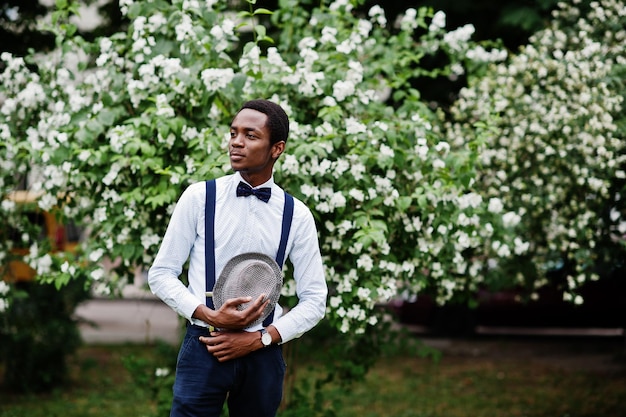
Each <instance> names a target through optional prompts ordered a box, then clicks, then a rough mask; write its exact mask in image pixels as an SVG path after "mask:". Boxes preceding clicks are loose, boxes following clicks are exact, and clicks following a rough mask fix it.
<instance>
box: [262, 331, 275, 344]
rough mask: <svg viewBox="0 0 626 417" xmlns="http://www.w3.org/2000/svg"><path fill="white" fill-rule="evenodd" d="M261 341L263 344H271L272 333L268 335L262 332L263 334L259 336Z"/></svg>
mask: <svg viewBox="0 0 626 417" xmlns="http://www.w3.org/2000/svg"><path fill="white" fill-rule="evenodd" d="M261 343H263V345H264V346H269V345H271V344H272V335H270V334H269V333H263V336H261Z"/></svg>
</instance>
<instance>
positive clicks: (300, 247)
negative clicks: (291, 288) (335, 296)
mask: <svg viewBox="0 0 626 417" xmlns="http://www.w3.org/2000/svg"><path fill="white" fill-rule="evenodd" d="M296 204H298V205H299V206H300V207H298V210H297V211H296V210H294V219H293V226H292V227H293V229H292V231H293V233H294V238H293V243H292V247H291V250H290V252H289V259H290V260H291V263H292V265H293V267H294V279H295V282H296V295H297V297H298V303H297V304H296V306H295V307H294V308H292V309H291V310H289V311H288V312H287V313H286V314H285V315H283V316H282V317H280V318H278V320H276V321H275V322H274V323H273V325H274V327H276V329H277V330H278V332H279V333H280V336H281V339H282V343H286V342H288V341H290V340H292V339H295V338H298V337H300V336H302V335H303V334H304V333H305V332H307V331H309V330H311V329H312V328H313V327H314V326H315V325H316V324H317V323H318V322H319V321H320V320H321V319H322V318H323V317H324V314H325V312H326V297H327V294H328V288H327V286H326V278H325V275H324V267H323V264H322V257H321V254H320V249H319V240H318V236H317V228H316V226H315V220H314V219H313V215H312V214H311V212H310V211H309V210H308V208H306V206H304V204H303V203H302V202H299V201H296ZM296 213H297V216H296V215H295V214H296Z"/></svg>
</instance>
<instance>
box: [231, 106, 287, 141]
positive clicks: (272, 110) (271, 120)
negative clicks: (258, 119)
mask: <svg viewBox="0 0 626 417" xmlns="http://www.w3.org/2000/svg"><path fill="white" fill-rule="evenodd" d="M243 109H252V110H256V111H260V112H261V113H263V114H265V115H266V116H267V127H268V128H269V130H270V143H271V144H272V145H273V144H275V143H278V142H287V136H289V117H288V116H287V113H285V110H283V108H282V107H280V106H279V105H278V104H276V103H274V102H272V101H269V100H263V99H256V100H250V101H246V102H245V103H243V105H242V106H241V109H239V111H241V110H243Z"/></svg>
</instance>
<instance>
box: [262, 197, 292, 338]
mask: <svg viewBox="0 0 626 417" xmlns="http://www.w3.org/2000/svg"><path fill="white" fill-rule="evenodd" d="M292 220H293V197H292V196H291V195H289V194H287V192H286V191H285V208H284V209H283V225H282V229H281V231H280V245H279V246H278V253H277V254H276V263H277V264H278V266H279V267H280V268H281V269H282V268H283V262H284V261H285V251H286V250H287V239H289V232H290V231H291V221H292ZM274 311H275V310H272V312H271V313H270V314H269V316H267V317H266V318H265V320H263V327H267V326H269V325H270V324H272V322H273V321H274Z"/></svg>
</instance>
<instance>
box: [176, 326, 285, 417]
mask: <svg viewBox="0 0 626 417" xmlns="http://www.w3.org/2000/svg"><path fill="white" fill-rule="evenodd" d="M200 336H208V329H204V328H202V327H197V326H187V333H186V334H185V338H184V339H183V342H182V345H181V348H180V351H179V353H178V361H177V364H176V380H175V382H174V401H173V403H172V410H171V414H170V417H201V416H202V417H219V416H220V414H221V411H222V408H223V406H224V402H225V401H226V402H227V404H228V411H229V417H275V416H276V412H277V410H278V407H279V406H280V401H281V399H282V395H283V380H284V377H285V369H286V365H285V360H284V358H283V354H282V348H281V347H280V346H278V345H272V346H269V347H266V348H263V349H259V350H257V351H255V352H252V353H251V354H249V355H247V356H244V357H242V358H237V359H234V360H230V361H226V362H222V363H220V362H218V361H217V359H215V357H214V356H213V355H211V354H210V353H209V352H208V351H207V349H206V345H205V344H204V343H202V342H200V340H198V338H199V337H200Z"/></svg>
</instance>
